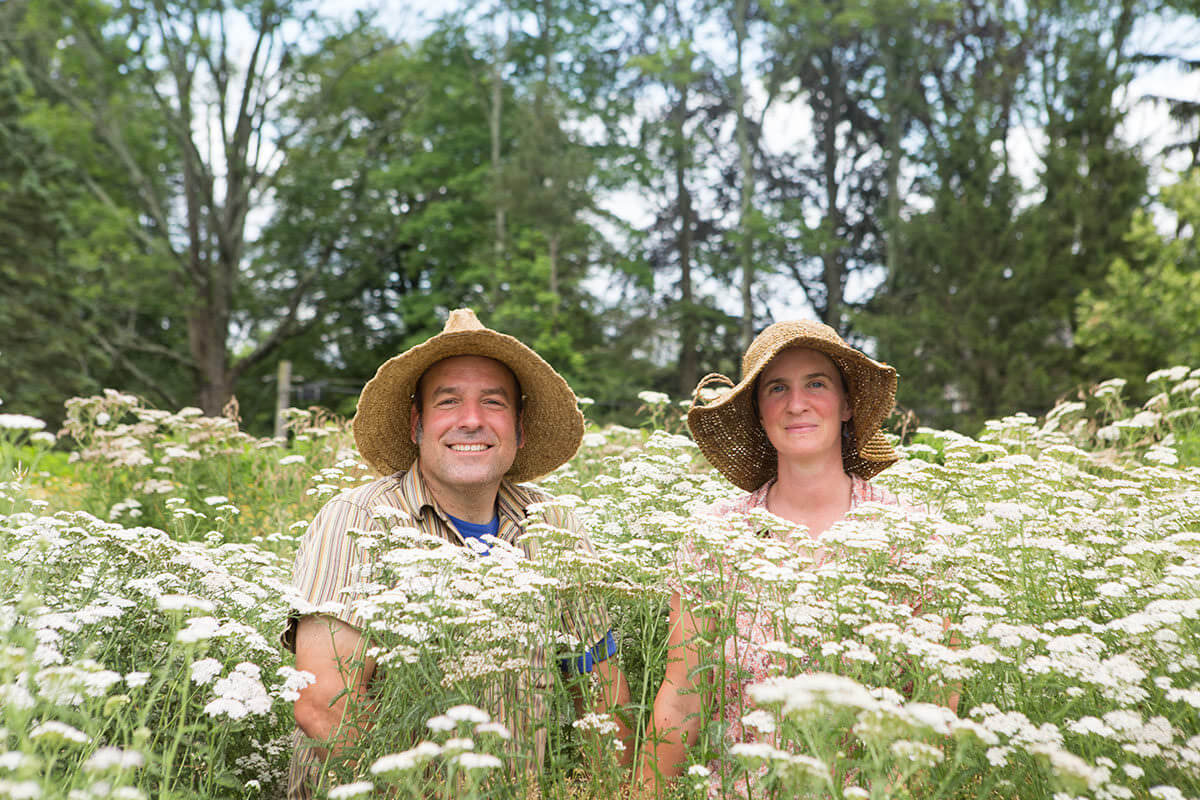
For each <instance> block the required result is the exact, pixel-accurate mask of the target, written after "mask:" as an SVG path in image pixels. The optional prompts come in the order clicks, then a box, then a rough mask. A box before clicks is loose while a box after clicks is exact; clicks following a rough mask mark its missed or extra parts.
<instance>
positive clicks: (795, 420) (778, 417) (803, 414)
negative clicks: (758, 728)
mask: <svg viewBox="0 0 1200 800" xmlns="http://www.w3.org/2000/svg"><path fill="white" fill-rule="evenodd" d="M742 375H743V377H742V380H741V382H740V383H738V384H736V385H734V383H733V381H731V380H729V379H728V378H725V377H724V376H722V375H710V376H707V377H706V378H704V379H703V380H702V381H701V382H700V385H699V386H697V389H696V394H695V398H694V399H693V403H692V407H691V409H690V410H689V411H688V427H689V428H690V429H691V432H692V436H693V438H694V439H695V441H696V443H697V444H698V445H699V446H700V450H701V452H703V453H704V456H705V457H706V458H707V459H708V460H709V462H710V463H711V464H712V465H713V466H714V467H715V468H716V469H717V470H718V471H719V472H721V474H722V475H724V476H725V477H726V478H728V479H729V480H730V481H731V482H732V483H733V484H734V485H736V486H738V487H740V488H742V489H745V490H746V491H747V492H749V494H746V495H744V496H742V497H740V498H738V499H737V500H735V501H733V502H732V503H725V504H721V505H720V506H718V507H717V508H715V509H713V511H714V512H715V513H716V514H718V515H721V516H726V515H731V514H745V513H747V512H750V511H752V510H754V509H765V510H767V511H770V512H771V513H773V514H775V515H776V516H779V517H782V518H783V519H786V520H789V521H791V522H794V523H799V524H801V525H804V526H805V527H807V529H808V534H809V535H810V536H811V537H812V538H813V539H817V538H819V537H820V535H821V534H822V533H824V532H825V531H826V530H827V529H828V528H829V526H830V525H832V524H833V523H835V522H837V521H838V520H840V519H842V517H844V516H845V515H846V513H847V512H848V511H849V510H850V509H852V508H854V507H855V506H856V505H858V504H859V503H863V502H867V501H872V502H876V503H883V504H887V505H900V501H899V500H898V499H897V498H896V497H895V495H893V494H891V493H890V492H887V491H886V490H884V489H881V488H879V487H875V486H872V485H871V484H870V483H868V480H869V479H870V478H872V477H874V476H875V475H876V474H878V473H879V472H880V471H882V470H884V469H886V468H887V467H889V466H891V465H892V464H894V463H895V462H896V461H897V460H899V457H898V456H897V455H896V452H895V451H894V450H893V449H892V447H891V445H890V444H888V442H887V440H886V438H884V436H883V434H882V433H881V432H880V430H879V427H880V424H881V423H882V422H883V420H884V419H885V418H886V417H887V416H888V414H890V413H891V411H892V407H893V405H894V404H895V397H896V384H897V375H896V370H895V369H894V368H893V367H890V366H888V365H887V364H882V363H880V362H877V361H874V360H873V359H871V358H869V357H867V356H866V355H864V354H863V353H862V352H860V351H858V350H856V349H854V348H852V347H850V346H849V345H847V344H846V343H845V342H844V341H843V340H842V339H841V337H840V336H838V335H837V333H836V332H834V330H833V329H832V328H830V327H829V326H827V325H823V324H821V323H819V322H807V321H796V322H777V323H775V324H774V325H771V326H770V327H768V328H767V329H766V330H764V331H763V332H762V333H761V334H759V335H758V337H757V338H755V340H754V341H753V342H752V343H751V345H750V348H749V349H748V350H747V351H746V354H745V356H744V357H743V358H742ZM714 381H720V382H723V383H724V384H725V385H727V386H730V387H732V388H731V389H729V390H727V391H725V392H724V393H723V394H720V395H719V396H718V397H717V398H716V399H715V400H713V401H711V402H709V403H707V404H704V405H702V404H701V403H700V398H701V396H702V395H704V394H706V393H707V392H708V391H710V390H709V389H708V386H709V384H710V383H712V382H714ZM815 557H816V558H817V559H818V560H821V559H823V554H822V553H821V552H820V551H819V548H818V549H817V552H816V554H815ZM680 558H681V559H682V560H688V561H695V553H694V551H692V549H691V547H690V546H689V544H688V543H686V542H685V544H684V547H683V548H682V549H681V553H680ZM736 616H737V619H736V635H735V636H734V637H731V639H730V640H728V641H726V643H725V647H724V653H725V659H726V661H727V662H729V663H730V664H731V665H732V668H733V669H732V671H733V674H737V673H738V672H741V673H742V674H743V675H744V674H746V673H749V678H747V679H746V680H744V681H742V682H737V681H733V682H731V685H729V686H728V687H727V694H728V695H730V696H728V697H726V698H725V700H726V702H725V703H723V706H724V708H725V721H726V723H727V726H726V737H727V739H728V740H730V742H731V743H732V742H736V741H740V740H741V739H742V737H743V731H742V724H741V716H742V713H743V711H744V710H745V709H744V708H743V707H742V706H743V704H742V702H741V700H742V697H741V696H742V694H743V690H744V688H745V685H746V684H747V683H750V682H752V681H754V680H759V679H761V678H763V677H766V674H767V668H768V666H769V664H770V654H769V653H768V652H767V650H766V649H764V648H763V647H762V645H764V644H766V643H767V642H768V641H770V640H771V639H772V638H774V637H773V636H771V634H770V630H769V620H767V619H764V618H763V615H762V614H756V613H754V612H752V611H749V610H746V611H740V612H738V613H737V614H736ZM712 630H713V625H712V622H711V620H705V619H704V618H703V617H699V616H693V614H692V613H690V612H689V611H688V610H687V608H686V607H685V603H684V602H683V601H682V600H681V597H680V593H679V591H676V592H675V593H674V594H673V595H672V598H671V616H670V623H669V631H670V634H669V645H670V648H671V650H670V653H671V655H670V657H669V659H670V660H669V661H668V665H667V671H666V677H665V678H664V680H663V683H662V686H661V687H660V689H659V691H658V695H657V697H656V698H655V701H654V711H653V719H652V721H651V723H650V728H649V730H648V731H647V737H646V741H647V742H648V743H649V744H648V745H647V748H646V752H645V755H644V757H643V761H642V764H641V766H640V780H641V784H642V786H644V787H645V788H647V789H649V790H651V793H653V792H655V791H656V790H657V788H658V783H659V780H660V778H659V775H661V776H662V777H661V779H662V780H667V779H669V778H670V777H673V776H678V775H680V774H681V773H682V771H683V768H684V766H685V765H686V763H687V760H688V759H687V749H688V747H689V746H690V745H691V744H692V743H694V742H695V741H696V739H697V738H698V736H699V733H700V728H701V713H702V711H703V708H704V703H703V700H702V695H701V692H700V691H699V690H700V689H701V688H702V687H700V686H698V685H697V684H696V678H695V676H697V675H698V674H699V673H698V670H697V668H698V667H699V664H700V659H699V658H698V654H697V647H696V641H697V635H698V634H699V633H701V632H702V631H705V632H711V631H712ZM713 779H714V784H716V785H713V786H712V788H713V789H717V788H718V787H719V783H716V782H717V781H718V780H719V776H717V775H714V776H713ZM743 789H744V787H743Z"/></svg>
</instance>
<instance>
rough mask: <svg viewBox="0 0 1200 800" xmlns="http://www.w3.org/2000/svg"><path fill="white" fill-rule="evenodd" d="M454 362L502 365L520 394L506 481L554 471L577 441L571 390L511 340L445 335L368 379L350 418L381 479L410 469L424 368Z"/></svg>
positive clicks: (483, 333)
mask: <svg viewBox="0 0 1200 800" xmlns="http://www.w3.org/2000/svg"><path fill="white" fill-rule="evenodd" d="M454 356H483V357H485V358H492V359H495V360H496V361H499V362H500V363H502V364H504V365H505V366H507V367H508V368H509V369H510V370H512V372H513V375H515V376H516V379H517V382H518V383H519V384H520V388H521V392H522V395H523V402H522V410H521V426H522V430H523V432H524V437H523V445H522V446H521V448H520V449H518V450H517V456H516V458H515V459H514V460H513V463H512V467H511V468H509V470H508V472H507V473H506V475H505V477H507V478H508V479H509V480H512V481H518V482H519V481H530V480H534V479H536V478H539V477H542V476H543V475H547V474H549V473H551V472H553V471H554V470H555V469H557V468H558V467H559V466H561V465H562V464H565V463H566V462H567V461H569V460H570V459H571V457H572V456H574V455H575V452H576V451H577V450H578V449H579V445H580V443H581V442H582V441H583V429H584V425H583V414H582V412H580V410H579V405H578V400H577V399H576V397H575V393H574V392H573V391H571V387H570V386H568V385H567V382H566V381H565V380H564V379H563V377H562V376H561V375H559V374H558V373H557V372H555V371H554V368H553V367H551V366H550V365H549V364H548V363H546V361H544V360H543V359H542V358H541V356H539V355H538V354H537V353H535V352H534V351H533V350H531V349H530V348H529V347H527V346H525V345H524V344H522V343H521V342H520V341H518V340H517V339H514V338H513V337H511V336H508V335H506V334H503V333H497V332H496V331H493V330H490V329H487V328H477V329H471V330H461V331H450V332H443V333H440V334H438V335H437V336H434V337H432V338H430V339H429V340H427V341H425V342H423V343H421V344H419V345H417V346H415V347H413V348H411V349H409V350H407V351H405V352H404V353H401V354H400V355H398V356H395V357H393V358H391V359H388V360H387V361H385V362H384V363H383V364H382V365H381V366H380V367H379V369H378V370H377V371H376V373H375V377H373V378H371V380H369V381H367V384H366V386H364V387H363V390H362V394H360V395H359V398H358V408H357V410H356V412H355V414H354V440H355V443H356V444H357V445H358V451H359V453H360V454H361V455H362V457H363V459H364V460H365V461H366V462H367V463H368V464H369V465H370V466H371V468H372V469H374V470H375V471H376V472H377V473H379V474H380V475H391V474H393V473H396V472H400V471H402V470H407V469H409V468H411V467H412V465H413V463H414V462H415V461H416V459H417V446H416V444H414V443H413V441H412V438H411V430H410V419H411V416H410V415H411V412H412V404H413V396H414V394H415V393H416V391H417V383H418V381H419V380H420V378H421V376H422V375H423V374H425V372H426V370H428V369H429V368H430V367H432V366H433V365H434V364H436V363H437V362H439V361H442V360H443V359H447V358H453V357H454Z"/></svg>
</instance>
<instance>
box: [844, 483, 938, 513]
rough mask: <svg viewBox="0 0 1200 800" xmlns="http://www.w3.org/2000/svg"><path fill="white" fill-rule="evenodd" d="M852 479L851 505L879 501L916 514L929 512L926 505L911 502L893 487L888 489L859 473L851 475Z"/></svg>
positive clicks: (881, 503) (884, 504) (880, 503)
mask: <svg viewBox="0 0 1200 800" xmlns="http://www.w3.org/2000/svg"><path fill="white" fill-rule="evenodd" d="M850 481H851V496H852V498H853V502H852V503H851V506H856V505H858V504H859V503H878V504H879V505H883V506H894V507H896V508H900V509H903V510H905V511H908V512H910V513H914V514H924V513H927V509H926V508H925V507H923V506H921V505H917V504H915V503H910V502H909V501H907V500H905V499H903V498H902V497H900V496H899V495H897V494H896V493H895V492H893V491H892V490H891V489H887V488H885V487H883V486H880V485H879V484H877V483H872V482H871V481H869V480H867V479H865V478H861V477H859V476H858V475H851V476H850Z"/></svg>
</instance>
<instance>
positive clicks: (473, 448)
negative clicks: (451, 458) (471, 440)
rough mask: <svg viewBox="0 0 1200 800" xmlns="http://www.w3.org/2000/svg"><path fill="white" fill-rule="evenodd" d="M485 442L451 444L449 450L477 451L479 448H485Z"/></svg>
mask: <svg viewBox="0 0 1200 800" xmlns="http://www.w3.org/2000/svg"><path fill="white" fill-rule="evenodd" d="M487 448H488V446H487V445H486V444H452V445H450V449H451V450H456V451H458V452H460V453H478V452H479V451H480V450H487Z"/></svg>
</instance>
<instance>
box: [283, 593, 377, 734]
mask: <svg viewBox="0 0 1200 800" xmlns="http://www.w3.org/2000/svg"><path fill="white" fill-rule="evenodd" d="M365 649H366V643H365V642H364V641H363V638H362V635H361V634H360V633H359V632H358V631H357V630H355V629H354V628H352V627H350V626H349V625H347V624H346V623H344V622H341V621H340V620H336V619H334V618H333V617H324V616H306V617H301V618H300V623H299V625H298V627H297V629H296V669H298V670H304V671H306V672H311V673H312V674H313V675H315V676H316V679H315V680H314V681H313V683H312V684H311V685H309V686H307V687H305V688H304V689H302V690H301V691H300V697H299V698H298V699H297V700H296V705H295V708H294V710H293V714H294V715H295V717H296V724H297V725H299V726H300V729H301V730H302V731H304V733H305V735H307V736H308V737H309V738H311V739H316V740H317V741H320V742H326V743H327V746H329V747H330V748H331V749H332V750H333V751H334V752H335V753H336V752H337V751H338V750H340V749H341V748H342V747H343V746H344V745H346V744H349V743H350V742H353V741H354V739H355V738H357V736H358V734H359V733H360V732H361V731H362V730H364V729H365V728H367V727H369V725H370V723H369V719H368V718H367V716H365V715H361V714H358V715H355V717H354V718H352V719H346V718H345V716H346V707H347V704H348V703H352V704H353V705H354V707H355V708H356V709H360V710H361V709H363V707H364V705H365V704H366V701H367V693H366V687H367V685H368V684H369V683H370V681H371V677H372V676H373V675H374V674H375V661H374V659H371V658H368V657H366V656H365V655H364V654H363V651H364V650H365ZM323 755H325V754H323Z"/></svg>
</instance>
